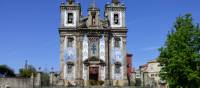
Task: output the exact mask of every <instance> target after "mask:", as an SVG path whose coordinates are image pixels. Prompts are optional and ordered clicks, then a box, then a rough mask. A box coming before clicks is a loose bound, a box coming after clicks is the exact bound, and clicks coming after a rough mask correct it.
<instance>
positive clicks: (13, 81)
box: [0, 78, 33, 88]
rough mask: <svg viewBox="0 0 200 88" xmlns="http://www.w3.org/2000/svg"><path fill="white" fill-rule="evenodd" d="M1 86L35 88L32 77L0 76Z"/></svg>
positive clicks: (7, 87) (4, 87)
mask: <svg viewBox="0 0 200 88" xmlns="http://www.w3.org/2000/svg"><path fill="white" fill-rule="evenodd" d="M0 88H33V81H32V80H31V78H0Z"/></svg>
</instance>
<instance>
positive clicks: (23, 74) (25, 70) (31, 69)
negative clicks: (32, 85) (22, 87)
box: [19, 65, 36, 78]
mask: <svg viewBox="0 0 200 88" xmlns="http://www.w3.org/2000/svg"><path fill="white" fill-rule="evenodd" d="M32 74H33V75H34V76H36V69H35V68H34V67H33V66H32V65H28V66H27V68H23V69H20V70H19V75H20V76H21V77H25V78H29V77H31V76H32Z"/></svg>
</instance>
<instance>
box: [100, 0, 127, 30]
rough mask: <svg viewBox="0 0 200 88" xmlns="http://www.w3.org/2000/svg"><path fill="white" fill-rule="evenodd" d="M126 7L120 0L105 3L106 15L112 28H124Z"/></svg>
mask: <svg viewBox="0 0 200 88" xmlns="http://www.w3.org/2000/svg"><path fill="white" fill-rule="evenodd" d="M125 11H126V7H125V6H124V4H122V3H120V2H119V0H112V3H111V4H106V5H105V14H104V15H105V16H106V17H108V19H109V22H110V27H111V28H124V27H126V24H125Z"/></svg>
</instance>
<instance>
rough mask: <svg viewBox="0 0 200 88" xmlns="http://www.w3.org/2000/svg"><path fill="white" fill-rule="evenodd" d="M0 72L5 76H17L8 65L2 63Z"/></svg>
mask: <svg viewBox="0 0 200 88" xmlns="http://www.w3.org/2000/svg"><path fill="white" fill-rule="evenodd" d="M0 74H2V75H4V76H5V77H15V73H14V71H13V70H12V69H11V68H10V67H8V66H7V65H0Z"/></svg>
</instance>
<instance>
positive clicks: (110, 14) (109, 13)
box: [59, 0, 127, 86]
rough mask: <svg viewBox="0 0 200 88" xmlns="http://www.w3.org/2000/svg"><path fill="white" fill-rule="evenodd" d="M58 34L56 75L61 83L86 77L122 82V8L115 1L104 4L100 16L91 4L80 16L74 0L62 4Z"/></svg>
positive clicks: (124, 79)
mask: <svg viewBox="0 0 200 88" xmlns="http://www.w3.org/2000/svg"><path fill="white" fill-rule="evenodd" d="M60 10H61V22H60V27H59V35H60V77H61V79H62V80H64V85H69V84H70V82H72V83H77V84H78V83H80V82H82V83H83V84H84V86H88V85H90V84H89V80H95V81H104V85H122V86H123V85H126V83H127V62H126V55H127V51H126V34H127V28H126V24H125V11H126V7H125V5H124V4H122V3H120V2H119V1H118V0H112V1H111V2H110V3H109V4H105V9H104V17H103V18H101V17H100V9H99V8H97V7H96V6H95V4H93V5H91V6H90V7H89V8H88V16H83V15H82V11H81V4H80V3H76V2H75V0H68V1H67V2H66V3H62V4H61V6H60Z"/></svg>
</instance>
